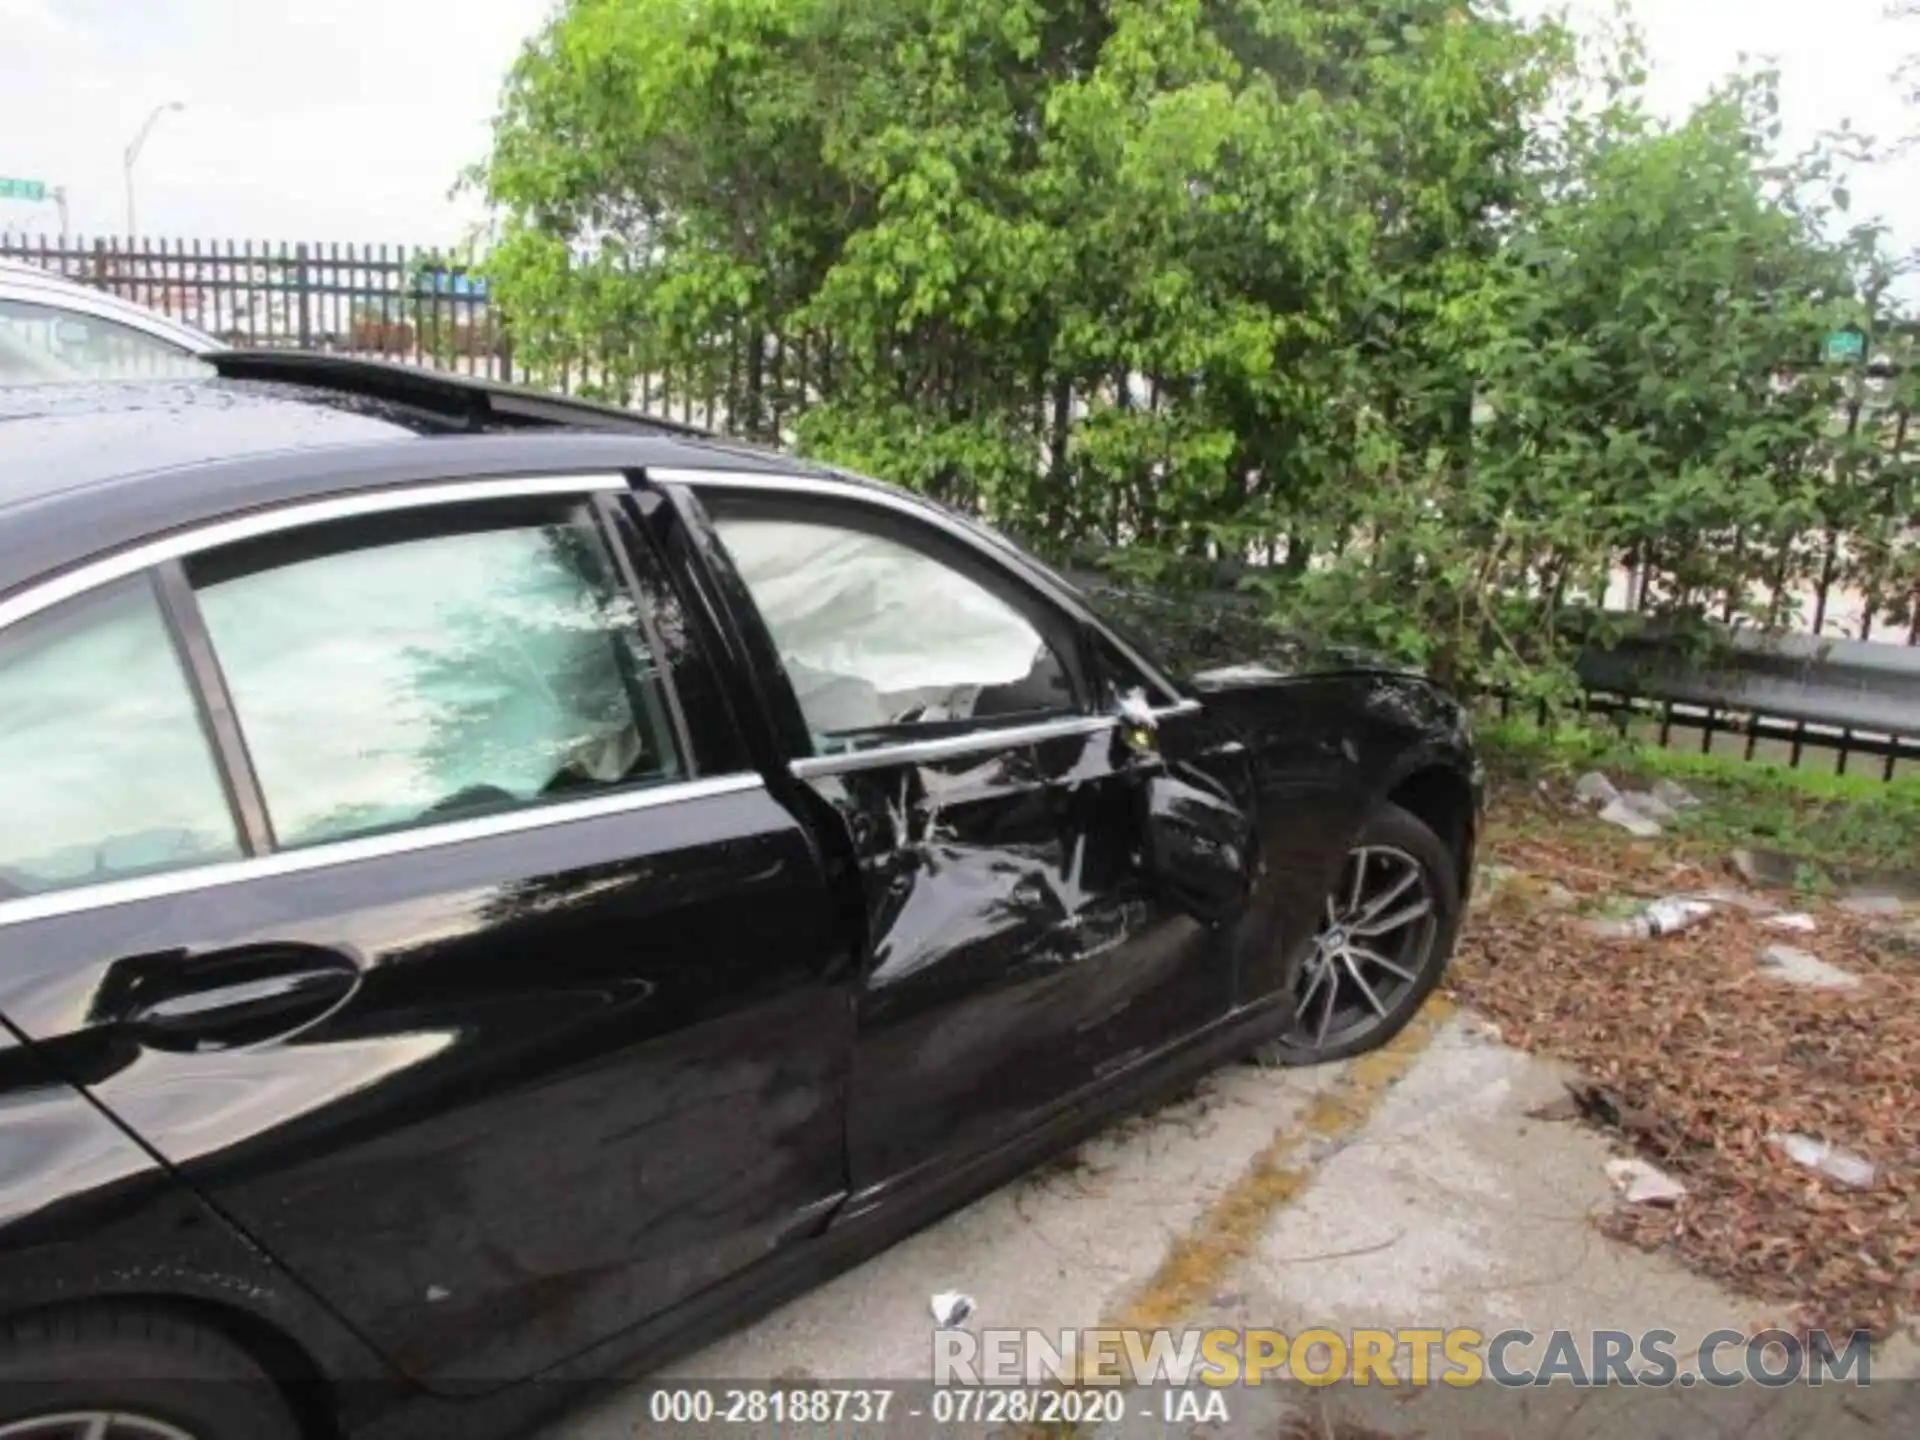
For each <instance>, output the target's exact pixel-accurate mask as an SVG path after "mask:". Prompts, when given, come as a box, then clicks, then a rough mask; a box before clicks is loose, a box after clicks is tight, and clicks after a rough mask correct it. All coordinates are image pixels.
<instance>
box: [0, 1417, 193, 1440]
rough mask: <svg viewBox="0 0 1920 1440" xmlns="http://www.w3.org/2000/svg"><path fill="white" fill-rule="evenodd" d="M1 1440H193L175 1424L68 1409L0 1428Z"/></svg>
mask: <svg viewBox="0 0 1920 1440" xmlns="http://www.w3.org/2000/svg"><path fill="white" fill-rule="evenodd" d="M0 1440H194V1437H193V1436H192V1435H190V1434H188V1433H187V1432H186V1431H185V1430H182V1429H181V1428H180V1427H179V1426H177V1425H169V1424H168V1423H167V1422H166V1421H164V1420H154V1419H151V1418H149V1417H147V1416H144V1415H131V1414H127V1413H125V1412H123V1411H117V1410H68V1411H63V1412H62V1413H61V1414H58V1415H41V1416H37V1417H35V1418H34V1419H32V1420H16V1421H14V1422H13V1423H12V1424H11V1425H0Z"/></svg>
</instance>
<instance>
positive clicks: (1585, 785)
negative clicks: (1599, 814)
mask: <svg viewBox="0 0 1920 1440" xmlns="http://www.w3.org/2000/svg"><path fill="white" fill-rule="evenodd" d="M1573 798H1574V799H1576V800H1578V801H1580V802H1581V803H1582V804H1585V805H1592V806H1595V807H1596V808H1597V807H1602V806H1607V805H1611V804H1613V802H1614V801H1616V800H1618V799H1619V798H1620V792H1619V791H1618V790H1617V789H1615V788H1614V784H1613V782H1612V781H1611V780H1609V779H1607V777H1606V776H1604V775H1602V774H1601V773H1600V772H1599V771H1598V770H1589V771H1588V772H1587V773H1586V774H1584V775H1582V776H1581V777H1580V778H1579V779H1578V780H1576V781H1574V782H1573Z"/></svg>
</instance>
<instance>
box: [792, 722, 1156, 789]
mask: <svg viewBox="0 0 1920 1440" xmlns="http://www.w3.org/2000/svg"><path fill="white" fill-rule="evenodd" d="M1119 723H1120V722H1119V720H1118V718H1117V717H1115V716H1112V715H1070V716H1066V717H1064V718H1062V719H1059V720H1040V721H1036V722H1034V723H1033V724H1031V725H1006V726H1002V727H1001V728H999V729H997V730H974V731H970V732H969V733H967V734H965V735H942V736H940V737H939V738H938V739H934V740H902V741H900V742H898V743H896V744H892V745H876V746H874V747H873V748H872V749H871V750H848V751H844V752H842V753H840V754H837V755H805V756H802V757H801V758H799V759H798V760H791V761H789V762H788V763H787V768H788V769H789V770H791V771H792V772H793V773H794V774H795V775H796V776H798V777H799V778H800V779H802V780H807V779H811V778H812V777H814V776H816V775H842V774H845V773H847V772H849V771H853V770H877V769H879V768H880V767H881V766H883V765H916V764H919V763H921V762H923V761H929V760H949V759H952V758H954V757H956V756H960V755H972V754H975V753H977V752H979V751H982V750H1004V749H1006V748H1007V747H1009V746H1013V745H1033V744H1037V743H1038V742H1040V741H1042V740H1057V739H1062V738H1064V737H1066V736H1070V735H1097V734H1098V733H1099V732H1100V731H1102V730H1111V729H1112V728H1113V727H1114V726H1115V725H1117V724H1119Z"/></svg>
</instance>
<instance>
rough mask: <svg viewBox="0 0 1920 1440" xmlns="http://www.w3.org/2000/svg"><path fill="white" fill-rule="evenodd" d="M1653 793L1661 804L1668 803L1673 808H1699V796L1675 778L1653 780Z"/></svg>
mask: <svg viewBox="0 0 1920 1440" xmlns="http://www.w3.org/2000/svg"><path fill="white" fill-rule="evenodd" d="M1653 795H1654V798H1656V799H1657V800H1659V801H1660V803H1661V804H1663V805H1669V806H1671V807H1672V808H1673V809H1675V810H1697V809H1699V808H1700V797H1699V796H1698V795H1695V794H1694V793H1693V792H1692V791H1691V790H1689V789H1687V787H1686V786H1684V785H1682V784H1680V783H1679V782H1678V781H1675V780H1656V781H1654V782H1653Z"/></svg>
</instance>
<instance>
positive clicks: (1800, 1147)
mask: <svg viewBox="0 0 1920 1440" xmlns="http://www.w3.org/2000/svg"><path fill="white" fill-rule="evenodd" d="M1767 1143H1768V1144H1769V1145H1772V1146H1774V1147H1775V1148H1776V1149H1778V1150H1780V1151H1782V1152H1783V1153H1784V1154H1785V1155H1786V1157H1787V1158H1788V1159H1789V1160H1791V1161H1793V1163H1794V1164H1796V1165H1804V1166H1806V1167H1807V1168H1808V1169H1809V1170H1818V1171H1819V1172H1820V1173H1821V1174H1822V1175H1825V1176H1826V1177H1827V1178H1828V1179H1829V1180H1831V1181H1833V1182H1834V1183H1835V1184H1836V1185H1844V1186H1845V1187H1846V1188H1847V1189H1849V1190H1865V1189H1866V1188H1867V1187H1868V1186H1869V1185H1871V1184H1873V1177H1874V1174H1875V1171H1874V1167H1873V1162H1872V1161H1871V1160H1864V1159H1862V1158H1861V1157H1860V1156H1858V1155H1855V1154H1854V1153H1853V1152H1852V1151H1850V1150H1842V1149H1840V1148H1839V1147H1838V1146H1834V1145H1829V1144H1828V1143H1827V1142H1826V1141H1824V1140H1816V1139H1814V1138H1813V1137H1812V1136H1811V1135H1799V1134H1795V1133H1794V1132H1792V1131H1788V1130H1769V1131H1768V1132H1767Z"/></svg>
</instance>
